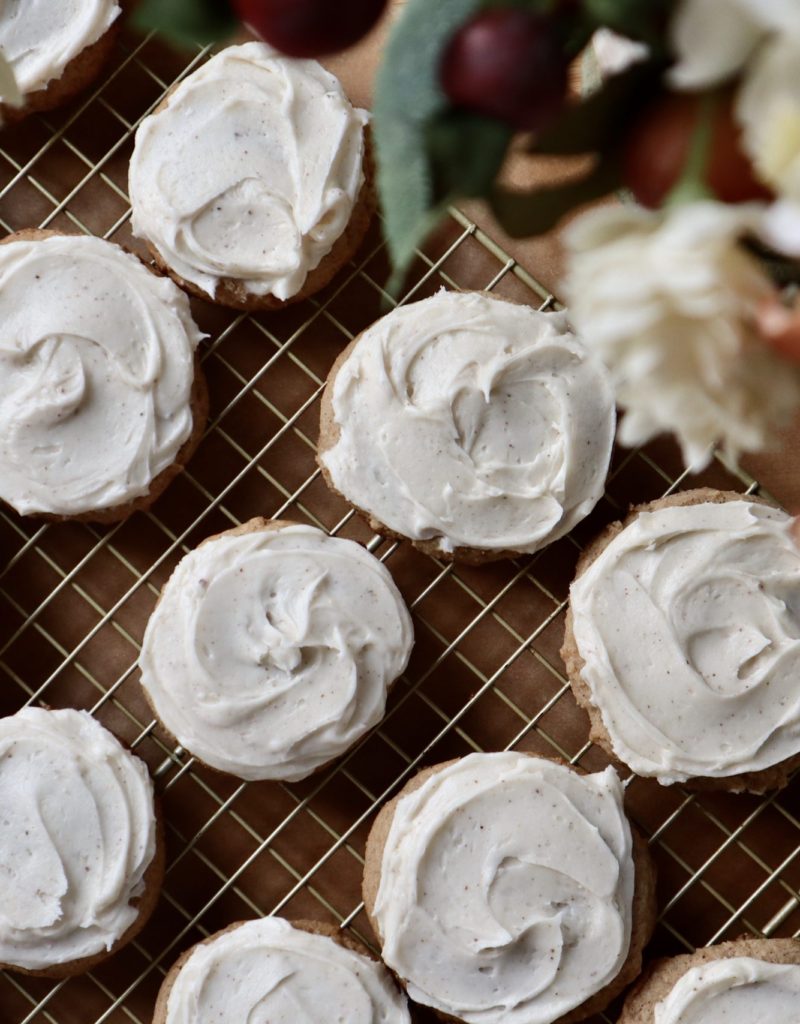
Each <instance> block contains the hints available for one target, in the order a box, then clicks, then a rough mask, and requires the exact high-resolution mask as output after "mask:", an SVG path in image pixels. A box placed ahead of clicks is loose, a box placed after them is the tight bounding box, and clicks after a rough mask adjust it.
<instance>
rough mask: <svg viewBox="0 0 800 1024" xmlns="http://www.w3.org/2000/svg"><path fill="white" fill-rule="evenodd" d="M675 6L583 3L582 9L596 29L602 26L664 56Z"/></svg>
mask: <svg viewBox="0 0 800 1024" xmlns="http://www.w3.org/2000/svg"><path fill="white" fill-rule="evenodd" d="M675 4H676V0H583V9H584V11H585V13H586V15H587V17H588V18H589V19H590V21H591V22H592V23H593V24H594V26H595V27H599V26H600V25H605V26H607V27H608V28H611V29H613V30H614V31H615V32H619V33H621V34H622V35H624V36H630V38H631V39H640V40H642V41H643V42H645V43H647V44H648V45H649V46H651V47H652V48H653V49H654V51H657V52H658V53H663V52H664V47H665V28H666V25H667V23H668V21H669V17H670V14H671V13H672V10H673V8H674V7H675Z"/></svg>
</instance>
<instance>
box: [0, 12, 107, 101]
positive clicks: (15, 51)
mask: <svg viewBox="0 0 800 1024" xmlns="http://www.w3.org/2000/svg"><path fill="white" fill-rule="evenodd" d="M119 13H120V6H119V4H118V3H117V2H116V0H3V3H0V52H2V54H3V56H4V57H5V58H6V60H7V61H8V62H9V63H10V64H11V66H12V68H13V69H14V77H15V78H16V80H17V84H18V85H19V88H20V91H21V92H23V93H27V92H36V91H37V90H38V89H43V88H44V87H45V86H46V85H47V83H48V82H49V81H50V80H51V79H53V78H60V77H61V74H62V72H63V71H64V68H65V67H66V66H67V64H69V62H70V61H71V60H72V59H73V57H77V56H78V54H79V53H80V52H81V51H82V50H84V49H85V48H86V47H87V46H91V44H92V43H96V42H97V40H98V39H99V38H100V36H102V35H103V34H104V33H105V32H106V31H108V29H109V28H110V27H111V25H112V23H113V22H114V21H115V20H116V18H117V16H118V15H119Z"/></svg>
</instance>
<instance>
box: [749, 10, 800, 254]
mask: <svg viewBox="0 0 800 1024" xmlns="http://www.w3.org/2000/svg"><path fill="white" fill-rule="evenodd" d="M798 8H800V2H798ZM734 111H735V115H736V119H737V120H738V122H739V124H740V125H741V126H742V147H743V149H744V150H745V152H746V153H747V155H748V156H749V157H750V159H751V160H752V162H753V166H754V167H755V169H756V173H757V174H758V176H759V178H761V180H762V181H764V182H766V184H767V185H769V186H770V188H772V189H773V190H774V191H775V192H776V193H777V195H778V196H780V201H779V204H778V205H777V206H776V207H775V208H773V209H772V210H771V211H770V215H769V220H768V221H767V225H766V228H767V234H768V236H769V241H770V242H771V243H772V244H774V245H776V246H777V247H778V248H780V249H782V250H783V251H785V252H788V253H789V254H790V255H795V256H798V255H800V231H798V230H797V225H796V223H794V222H795V221H796V220H797V219H798V218H800V34H799V35H798V36H797V37H794V36H789V35H787V36H776V37H775V38H774V39H772V40H770V41H769V42H767V43H765V44H764V45H763V46H762V47H761V48H760V49H759V51H758V52H757V53H756V55H755V57H754V58H753V60H752V62H751V63H750V66H749V67H748V69H747V72H746V74H745V78H744V80H743V82H742V84H741V86H740V87H739V92H738V95H737V97H736V105H735V108H734ZM792 207H794V208H795V209H794V210H793V209H792ZM771 224H772V225H773V227H772V229H771V230H770V225H771Z"/></svg>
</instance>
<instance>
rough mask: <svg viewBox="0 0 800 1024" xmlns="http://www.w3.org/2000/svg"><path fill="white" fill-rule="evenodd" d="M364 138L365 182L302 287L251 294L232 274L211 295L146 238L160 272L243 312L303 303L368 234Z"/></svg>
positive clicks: (368, 153)
mask: <svg viewBox="0 0 800 1024" xmlns="http://www.w3.org/2000/svg"><path fill="white" fill-rule="evenodd" d="M172 91H173V90H170V93H169V94H167V96H166V97H165V98H164V99H163V100H162V101H161V103H160V104H159V105H158V106H157V107H156V109H155V111H154V112H153V113H155V114H157V113H159V112H160V111H161V110H165V109H166V108H167V107H168V106H169V101H170V95H171V93H172ZM364 140H365V145H364V160H363V168H364V182H363V184H362V185H361V189H360V191H359V193H358V196H357V197H356V202H355V204H354V206H353V210H352V213H351V214H350V219H349V220H348V222H347V226H346V227H345V229H344V231H343V232H342V233H341V235H339V237H338V238H337V240H336V242H335V243H334V245H333V248H332V249H331V251H330V252H329V253H328V254H327V256H324V257H323V258H322V260H321V261H320V262H319V264H318V265H317V266H316V267H315V268H314V269H313V270H311V271H309V273H308V276H307V277H306V279H305V281H304V282H303V286H302V288H301V289H300V290H299V291H298V292H296V293H295V294H294V295H291V296H289V298H288V299H278V298H276V297H275V296H274V295H272V294H270V293H267V294H266V295H254V294H253V293H252V292H248V291H247V288H246V287H245V285H244V284H243V283H242V282H241V281H238V280H237V279H236V278H232V277H226V278H223V279H222V280H221V281H220V282H219V284H218V285H217V288H216V291H215V292H214V295H213V296H211V295H209V294H208V292H205V291H203V289H202V288H200V287H198V286H197V285H196V284H194V283H193V282H191V281H186V280H185V279H184V278H182V277H181V276H180V275H179V274H178V273H176V272H175V271H174V270H173V269H172V268H171V267H170V265H169V263H168V262H167V261H166V260H165V259H164V257H163V256H162V254H161V252H160V251H159V249H158V247H157V246H156V245H155V244H154V243H153V242H151V241H150V240H149V239H148V238H145V239H144V241H145V244H146V245H147V248H148V249H149V250H150V253H151V255H152V257H153V259H154V260H155V263H156V266H157V267H158V268H159V270H161V271H162V272H163V273H165V274H168V275H169V276H170V277H171V278H172V280H173V281H174V282H175V283H176V284H177V285H179V286H180V287H181V288H183V290H184V291H185V292H187V293H188V294H189V295H194V296H195V297H196V298H198V299H205V300H206V302H213V303H215V304H216V305H218V306H226V307H227V308H228V309H236V310H239V311H240V312H244V313H258V312H268V311H271V310H277V309H283V308H284V307H285V306H290V305H294V304H295V303H296V302H302V301H303V300H305V299H308V298H310V297H311V296H312V295H315V294H316V293H317V292H319V291H322V289H323V288H324V287H325V286H326V285H328V284H330V282H331V281H332V280H333V279H334V277H336V275H337V274H338V273H339V271H340V270H341V269H342V268H343V267H345V266H346V265H347V264H348V263H349V262H350V260H351V259H352V258H353V257H354V256H355V254H356V253H357V252H358V250H359V249H360V248H361V244H362V243H363V241H364V239H365V238H366V236H367V232H368V231H369V226H370V224H371V223H372V218H373V216H374V215H375V211H376V209H377V207H378V197H377V193H376V190H375V162H374V159H373V156H372V146H371V143H370V136H369V132H368V130H365V135H364Z"/></svg>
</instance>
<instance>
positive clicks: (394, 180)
mask: <svg viewBox="0 0 800 1024" xmlns="http://www.w3.org/2000/svg"><path fill="white" fill-rule="evenodd" d="M482 5H483V0H434V2H432V0H410V2H409V3H408V5H407V6H406V8H405V10H404V12H403V14H402V16H401V18H400V20H399V21H398V23H397V24H396V25H395V27H394V30H393V31H392V34H391V36H390V38H389V43H388V46H387V48H386V52H385V54H384V59H383V63H382V65H381V68H380V70H379V72H378V77H377V81H376V85H375V102H374V113H375V118H374V122H373V136H374V139H375V151H376V156H377V163H378V189H379V192H380V196H381V203H382V206H383V212H384V218H385V232H386V239H387V242H388V245H389V252H390V254H391V257H392V261H393V263H394V265H395V267H396V268H398V271H402V270H403V269H405V268H406V267H407V266H408V264H409V263H410V262H411V259H412V258H413V255H414V249H415V248H416V246H417V245H418V244H419V243H420V242H421V240H422V238H423V237H424V236H425V235H426V234H427V233H428V231H429V230H430V228H431V226H432V224H433V223H435V221H436V219H437V216H438V215H439V209H440V206H441V202H442V193H441V190H440V189H439V190H437V187H436V184H435V182H434V173H436V176H437V178H438V180H439V181H441V178H442V174H443V169H442V166H441V159H440V160H439V164H438V167H437V169H436V172H434V168H433V166H432V163H431V158H430V154H429V153H428V141H429V134H428V133H429V126H430V125H432V124H433V123H434V121H435V120H436V119H437V117H439V116H440V115H442V114H443V113H444V112H445V111H446V110H447V108H448V106H449V104H448V101H447V97H446V96H445V95H444V93H443V92H442V90H441V87H440V85H439V62H440V60H441V56H442V52H443V50H444V48H445V46H446V45H447V43H448V42H449V40H450V37H451V36H452V34H453V33H454V32H455V30H456V29H457V28H458V27H459V26H460V25H462V24H463V23H464V22H465V21H466V20H467V19H468V18H469V17H470V16H471V15H472V14H473V13H474V12H475V11H477V10H478V8H480V7H481V6H482ZM434 134H435V129H434ZM448 145H449V144H448Z"/></svg>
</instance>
